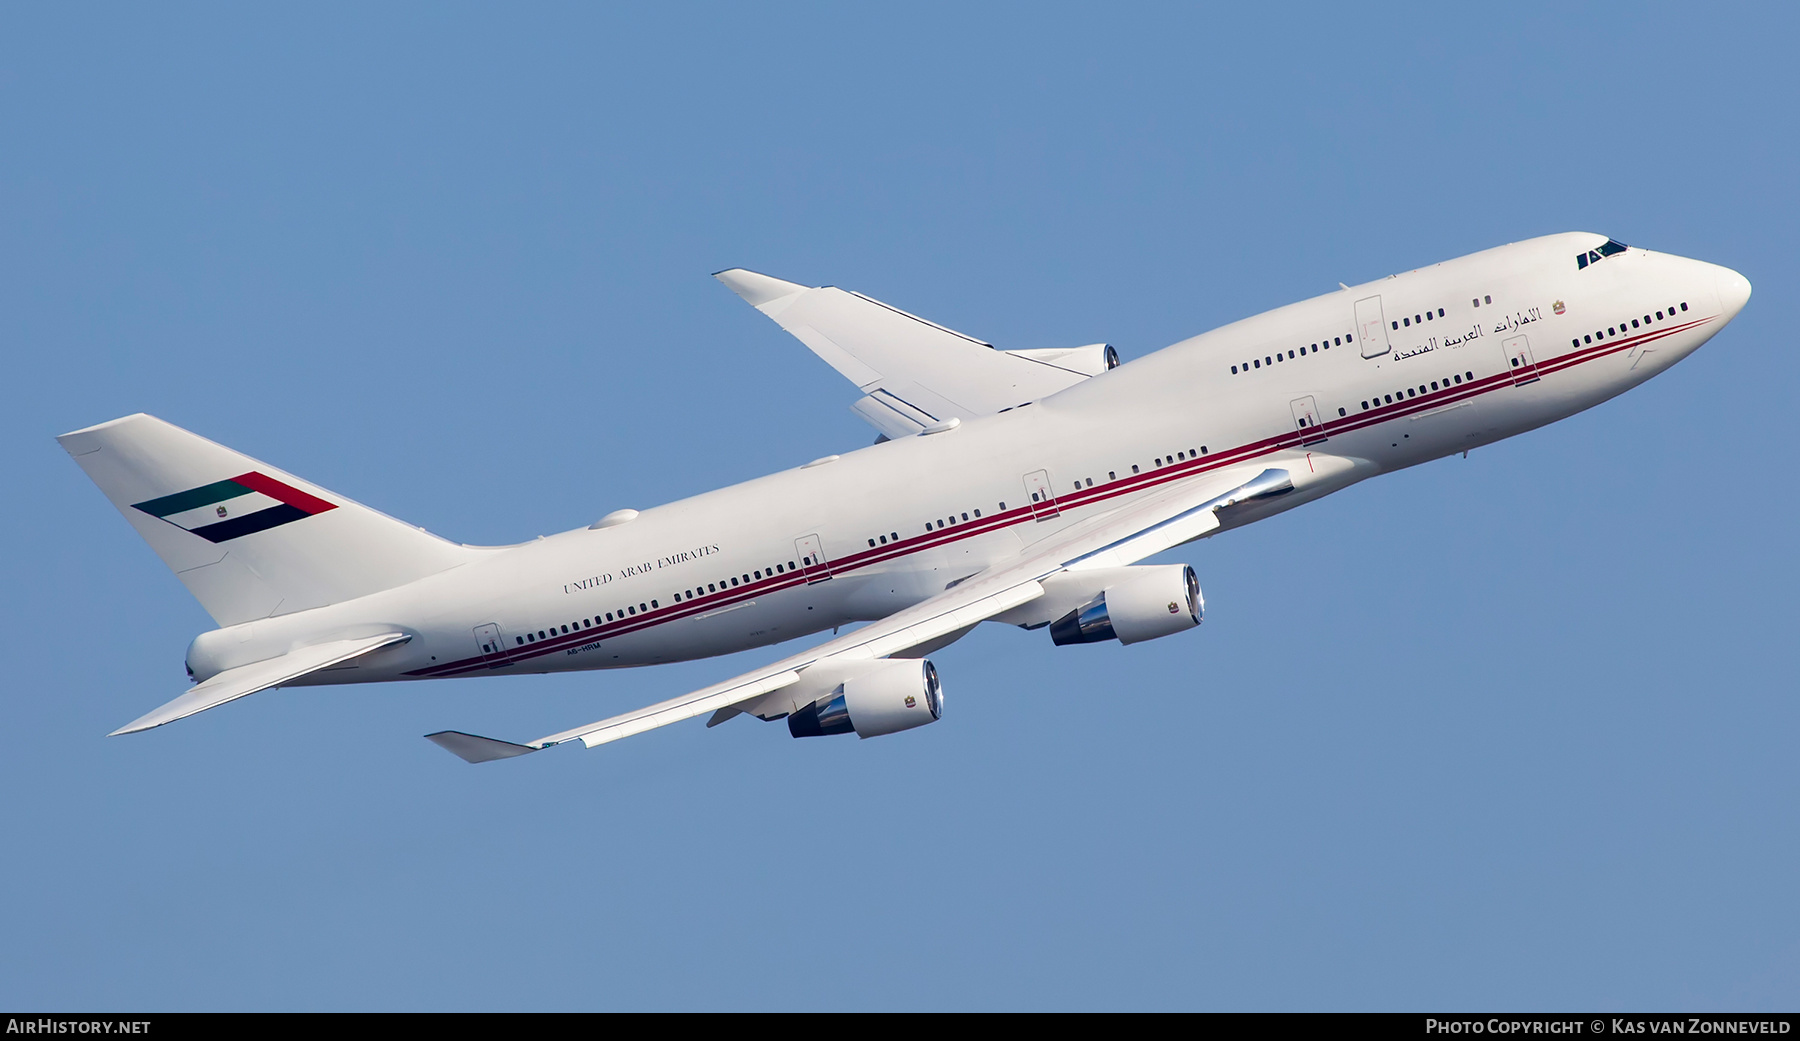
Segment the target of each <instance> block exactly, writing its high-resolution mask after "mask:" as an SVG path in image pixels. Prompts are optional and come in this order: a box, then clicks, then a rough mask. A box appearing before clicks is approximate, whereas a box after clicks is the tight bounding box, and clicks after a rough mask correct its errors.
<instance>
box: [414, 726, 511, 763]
mask: <svg viewBox="0 0 1800 1041" xmlns="http://www.w3.org/2000/svg"><path fill="white" fill-rule="evenodd" d="M425 739H426V740H427V741H430V742H432V743H433V744H435V745H437V746H438V747H439V748H444V749H448V750H449V751H452V752H455V753H456V754H457V755H458V756H460V757H461V758H462V759H463V761H464V762H469V763H486V762H490V761H492V760H495V759H511V758H512V757H513V756H517V755H529V754H530V753H532V752H536V751H538V748H537V747H536V746H534V745H515V744H513V743H512V742H511V741H498V740H495V739H494V738H491V737H480V736H478V735H475V734H465V733H463V732H462V731H460V730H440V731H438V732H437V733H435V734H426V735H425Z"/></svg>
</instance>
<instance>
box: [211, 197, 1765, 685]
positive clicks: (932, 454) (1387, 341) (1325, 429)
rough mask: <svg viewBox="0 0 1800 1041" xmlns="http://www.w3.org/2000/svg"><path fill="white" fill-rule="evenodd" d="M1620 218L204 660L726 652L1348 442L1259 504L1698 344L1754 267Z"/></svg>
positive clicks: (235, 641) (868, 609)
mask: <svg viewBox="0 0 1800 1041" xmlns="http://www.w3.org/2000/svg"><path fill="white" fill-rule="evenodd" d="M1604 241H1605V239H1604V238H1603V237H1602V236H1598V235H1591V234H1583V233H1571V234H1565V235H1555V236H1549V237H1546V238H1540V239H1533V240H1530V241H1527V242H1522V243H1515V244H1513V245H1509V246H1503V247H1500V248H1498V249H1492V250H1487V251H1485V252H1481V253H1476V254H1472V255H1470V256H1466V257H1462V258H1460V259H1457V260H1451V261H1446V262H1444V263H1441V264H1437V265H1434V266H1432V267H1428V268H1422V269H1419V270H1416V271H1410V272H1407V273H1405V274H1400V275H1394V276H1390V277H1388V278H1385V279H1381V280H1379V281H1376V282H1371V283H1368V284H1365V285H1361V286H1357V287H1354V288H1352V289H1348V290H1341V291H1338V292H1334V293H1330V294H1327V295H1325V296H1320V297H1315V298H1313V299H1311V300H1305V301H1302V302H1300V303H1296V304H1291V305H1289V306H1287V307H1282V308H1278V309H1276V310H1273V311H1269V312H1266V313H1264V314H1260V315H1257V316H1255V317H1253V318H1247V319H1244V320H1243V321H1240V322H1236V323H1233V324H1231V325H1228V326H1225V327H1223V328H1220V329H1215V330H1213V331H1212V332H1208V333H1204V334H1202V335H1200V336H1196V337H1193V338H1191V339H1188V340H1184V341H1182V342H1180V343H1177V344H1174V345H1173V346H1170V347H1167V348H1164V349H1163V350H1160V351H1157V352H1156V353H1154V354H1152V355H1149V356H1148V357H1145V358H1142V359H1140V360H1137V361H1134V362H1131V363H1129V364H1127V365H1124V366H1121V367H1119V368H1117V369H1114V370H1112V371H1110V372H1106V373H1104V374H1102V375H1099V376H1096V377H1093V378H1091V379H1088V380H1086V381H1084V382H1082V383H1079V384H1077V385H1076V386H1074V387H1071V388H1070V389H1068V390H1065V391H1062V392H1060V393H1057V394H1054V395H1051V396H1049V397H1047V398H1044V399H1042V400H1040V401H1036V402H1033V403H1031V404H1029V405H1025V406H1020V407H1018V408H1014V409H1010V410H1008V411H1006V412H1003V413H1001V414H999V415H993V416H986V417H982V418H978V419H973V420H969V421H967V422H964V423H962V424H961V425H960V426H957V427H955V428H954V429H950V430H947V431H944V432H941V433H935V434H925V435H920V436H915V437H908V438H903V439H900V440H896V441H889V442H884V443H880V444H877V445H874V446H873V447H869V448H864V449H862V450H860V451H857V452H852V453H849V454H846V455H844V456H842V457H835V458H829V459H828V460H826V461H821V462H819V463H815V464H810V465H808V466H805V467H801V468H798V469H794V470H787V471H783V472H781V473H776V474H771V475H769V476H767V477H762V478H758V479H756V480H753V481H747V482H745V483H743V484H738V485H734V486H731V487H728V488H722V489H719V490H717V491H712V492H708V493H706V494H704V495H697V496H694V497H692V498H689V499H683V500H680V501H678V502H673V503H669V504H667V505H664V506H658V507H655V508H653V509H647V510H644V511H643V512H642V513H641V514H639V515H638V516H636V517H635V518H633V519H630V520H628V521H625V522H624V523H619V524H615V525H612V526H608V527H600V528H594V529H579V530H575V531H569V532H564V533H562V534H559V535H553V536H549V537H546V538H541V539H538V540H536V541H533V542H529V543H525V544H523V545H519V546H510V547H499V548H494V549H492V550H489V551H486V552H485V553H484V554H483V555H482V556H481V558H480V559H478V560H476V561H475V562H473V563H469V564H466V565H463V566H460V567H456V568H453V569H452V570H450V571H447V572H444V573H442V574H438V575H434V576H431V577H429V578H425V579H422V580H420V581H417V582H413V583H411V584H409V585H405V586H401V587H399V588H396V589H391V590H387V591H385V592H381V593H377V594H374V595H371V596H366V597H362V598H359V599H356V600H351V601H347V602H344V603H339V604H334V605H331V606H328V607H321V608H316V609H313V610H308V611H301V612H297V613H294V614H289V615H283V616H278V617H274V618H268V619H261V620H258V621H255V622H247V623H244V624H242V625H237V626H231V627H227V628H225V629H220V630H216V631H214V632H210V633H206V634H204V635H202V636H201V637H200V638H199V639H197V640H195V641H194V644H193V646H192V647H191V648H190V650H189V654H188V661H189V667H190V669H191V670H192V671H193V672H194V674H195V676H196V677H197V678H199V679H205V678H207V677H208V676H210V675H213V674H214V673H216V672H218V671H220V670H222V669H224V668H229V667H232V666H235V665H239V664H242V663H245V662H251V661H258V660H262V659H264V658H268V657H270V656H272V655H274V654H280V653H284V652H286V651H287V650H288V649H289V648H290V647H294V646H299V645H301V644H303V643H307V642H310V641H314V640H317V639H320V638H322V637H325V636H334V635H343V636H356V635H361V634H368V633H375V632H379V631H384V630H391V629H396V628H397V629H400V630H403V631H405V632H408V633H411V634H412V635H413V639H412V640H411V641H409V642H407V643H405V644H403V645H400V646H395V647H391V648H388V649H385V650H382V651H378V652H376V653H374V654H371V655H368V656H366V657H364V658H361V659H358V660H356V661H355V662H353V663H351V664H348V665H346V666H343V667H341V668H336V669H331V670H327V671H325V672H322V673H318V674H316V675H314V676H311V677H308V678H307V679H306V680H303V681H302V682H310V683H345V682H366V681H376V680H392V679H424V678H436V677H446V676H475V675H491V674H496V673H498V674H515V673H527V672H551V671H562V670H574V669H598V668H619V667H627V666H637V665H648V664H654V663H659V662H669V661H679V660H686V659H693V658H703V657H709V656H712V655H718V654H726V653H730V652H733V651H740V650H744V649H747V648H752V647H757V646H762V645H765V644H771V643H776V642H779V641H783V640H789V639H793V638H795V637H798V636H803V635H806V634H808V633H813V632H818V631H820V630H824V629H831V628H833V627H836V626H840V625H843V624H845V623H848V622H853V621H859V620H869V619H875V618H880V617H883V616H886V615H888V614H891V613H893V612H894V611H896V610H898V609H900V608H903V607H906V606H909V605H911V604H914V603H917V602H919V601H921V600H924V599H925V598H927V597H929V596H932V595H934V594H936V593H939V592H941V591H943V590H944V589H945V587H946V586H948V585H950V584H951V583H953V582H956V581H957V580H959V579H962V578H965V577H967V576H969V575H971V574H973V573H975V572H977V571H980V570H982V569H983V568H985V567H987V566H989V565H991V564H994V563H996V562H999V561H1002V560H1004V559H1006V558H1008V557H1011V556H1014V555H1016V554H1017V553H1018V552H1019V550H1020V549H1021V548H1022V547H1023V546H1025V545H1028V544H1030V543H1032V542H1035V541H1036V540H1038V539H1041V538H1043V537H1044V536H1045V535H1047V534H1050V533H1051V532H1053V531H1055V530H1057V529H1058V528H1059V527H1061V526H1063V525H1066V524H1068V523H1070V522H1071V521H1072V520H1079V519H1081V518H1084V517H1088V516H1091V515H1093V514H1094V513H1096V512H1099V511H1103V510H1108V509H1111V508H1113V507H1115V506H1117V505H1119V504H1121V503H1123V502H1126V501H1129V499H1130V497H1133V496H1139V495H1142V494H1144V493H1146V492H1147V491H1149V490H1151V489H1155V488H1158V487H1161V486H1163V485H1165V484H1166V483H1168V482H1169V481H1172V480H1176V479H1179V478H1182V477H1187V476H1191V475H1194V474H1196V473H1202V472H1205V471H1207V470H1210V469H1214V468H1218V467H1223V466H1227V465H1242V464H1244V463H1245V462H1247V461H1253V460H1258V459H1261V458H1264V457H1268V458H1271V459H1276V458H1279V459H1282V460H1286V461H1287V462H1286V463H1285V464H1284V465H1288V466H1290V467H1301V468H1305V467H1307V466H1308V462H1307V460H1308V456H1309V455H1311V456H1314V457H1320V458H1323V457H1335V458H1334V459H1333V461H1334V463H1336V464H1337V465H1336V466H1335V468H1334V469H1333V470H1332V473H1333V474H1334V476H1332V477H1331V478H1330V479H1328V480H1324V481H1320V482H1317V483H1314V484H1312V485H1309V486H1307V487H1306V488H1304V489H1303V491H1302V493H1301V494H1298V495H1290V496H1286V497H1283V498H1280V499H1278V500H1275V501H1274V502H1272V503H1270V504H1269V505H1267V506H1266V507H1261V508H1260V512H1256V513H1250V514H1248V515H1245V516H1242V517H1239V518H1236V519H1234V521H1233V525H1235V524H1242V523H1245V522H1247V521H1249V520H1255V519H1260V518H1261V517H1264V516H1268V515H1270V514H1272V513H1274V512H1278V511H1281V510H1285V509H1290V508H1292V507H1293V506H1295V505H1298V504H1300V503H1301V502H1305V501H1309V500H1311V499H1314V498H1318V497H1319V496H1321V495H1324V494H1328V493H1329V492H1331V491H1335V490H1337V489H1339V488H1342V487H1346V486H1348V485H1349V484H1351V483H1354V482H1356V481H1359V480H1362V479H1364V478H1367V477H1371V476H1374V475H1376V474H1379V473H1384V472H1387V471H1391V470H1397V469H1400V468H1402V467H1407V466H1413V465H1415V464H1418V463H1422V462H1426V461H1428V460H1431V459H1435V458H1439V457H1442V456H1445V455H1449V454H1452V453H1455V452H1461V451H1465V450H1467V449H1469V448H1472V447H1475V446H1478V445H1483V444H1487V443H1490V442H1493V441H1496V440H1499V439H1501V438H1504V437H1510V436H1512V435H1514V434H1517V433H1521V432H1523V431H1526V430H1530V429H1532V428H1534V427H1538V426H1542V425H1543V424H1545V423H1549V422H1553V421H1555V420H1558V419H1561V418H1563V417H1565V416H1568V415H1571V414H1573V413H1576V412H1579V411H1581V410H1582V409H1586V408H1589V407H1591V406H1593V405H1596V404H1599V403H1600V402H1602V401H1605V400H1606V399H1608V398H1610V397H1612V396H1614V395H1616V394H1619V393H1620V392H1622V391H1625V390H1627V389H1629V388H1631V387H1633V386H1635V385H1637V384H1638V383H1641V382H1643V381H1644V380H1646V379H1649V378H1650V377H1651V376H1654V375H1656V374H1657V373H1659V372H1661V371H1662V370H1664V369H1666V368H1668V367H1669V366H1670V365H1672V364H1674V363H1675V362H1677V361H1679V360H1680V359H1682V358H1683V357H1686V356H1687V355H1688V354H1689V353H1691V352H1692V351H1693V350H1694V349H1695V348H1697V347H1699V346H1700V345H1701V344H1702V343H1704V342H1706V341H1707V340H1708V339H1709V338H1711V337H1712V336H1713V335H1714V334H1715V333H1717V332H1718V330H1719V329H1720V328H1722V327H1723V326H1724V324H1725V323H1726V322H1727V321H1729V320H1730V319H1731V317H1732V316H1734V315H1735V314H1736V311H1737V309H1738V308H1739V307H1741V306H1742V305H1743V302H1744V298H1745V297H1746V296H1747V294H1748V284H1747V283H1744V281H1743V279H1742V278H1741V277H1740V276H1738V275H1737V274H1736V273H1735V272H1731V271H1729V270H1728V269H1725V268H1720V267H1717V266H1715V265H1711V264H1706V263H1702V262H1699V261H1694V260H1687V259H1684V258H1680V257H1674V256H1669V255H1666V254H1658V253H1654V252H1649V251H1644V250H1639V249H1635V248H1633V249H1629V250H1627V251H1625V252H1622V253H1617V254H1615V255H1611V256H1606V257H1604V258H1602V259H1599V260H1598V261H1597V262H1593V263H1589V264H1587V265H1586V266H1585V267H1578V266H1577V262H1576V256H1577V255H1578V254H1585V253H1586V252H1587V251H1589V250H1593V249H1597V248H1598V247H1599V246H1600V244H1601V243H1602V242H1604ZM1740 286H1741V291H1740V289H1739V287H1740ZM1440 311H1441V314H1440ZM1428 315H1429V317H1428ZM1365 354H1367V355H1372V356H1368V357H1365ZM1234 366H1235V367H1236V368H1237V371H1236V372H1234V371H1233V368H1234ZM1345 460H1347V461H1348V462H1349V465H1343V461H1345ZM1034 491H1037V492H1040V493H1043V494H1041V497H1040V499H1039V501H1037V502H1033V501H1032V494H1033V492H1034ZM1228 526H1232V525H1228Z"/></svg>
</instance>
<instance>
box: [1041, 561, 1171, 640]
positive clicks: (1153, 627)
mask: <svg viewBox="0 0 1800 1041" xmlns="http://www.w3.org/2000/svg"><path fill="white" fill-rule="evenodd" d="M1131 570H1133V571H1136V572H1139V573H1138V574H1135V575H1132V576H1131V577H1129V578H1126V579H1125V580H1124V581H1122V582H1119V583H1118V584H1116V585H1111V586H1108V587H1107V588H1106V589H1105V590H1104V591H1103V592H1101V594H1100V595H1099V596H1096V597H1095V598H1093V599H1092V600H1089V601H1088V602H1087V603H1086V604H1083V605H1082V606H1080V607H1078V608H1076V609H1075V610H1073V611H1070V612H1069V613H1068V614H1066V615H1063V616H1062V617H1061V618H1058V619H1057V620H1056V621H1054V622H1051V623H1050V639H1051V640H1052V641H1053V642H1054V643H1056V644H1057V645H1058V646H1062V645H1065V644H1071V643H1099V642H1100V641H1101V640H1118V641H1119V642H1120V643H1141V642H1142V641H1144V640H1154V639H1156V638H1157V637H1159V636H1168V635H1169V634H1170V633H1178V632H1181V631H1183V630H1185V629H1192V628H1193V627H1194V626H1196V625H1199V624H1200V619H1201V617H1202V616H1204V615H1205V613H1206V601H1205V600H1204V599H1202V598H1201V596H1200V580H1199V579H1198V578H1196V577H1195V576H1194V569H1193V568H1191V567H1189V566H1188V565H1186V564H1166V565H1161V566H1157V567H1136V568H1132V569H1131Z"/></svg>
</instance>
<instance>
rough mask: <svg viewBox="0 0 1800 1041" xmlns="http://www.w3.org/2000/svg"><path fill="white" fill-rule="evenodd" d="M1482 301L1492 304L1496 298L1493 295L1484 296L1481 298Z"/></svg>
mask: <svg viewBox="0 0 1800 1041" xmlns="http://www.w3.org/2000/svg"><path fill="white" fill-rule="evenodd" d="M1481 302H1482V303H1484V304H1491V303H1493V302H1494V298H1493V297H1491V296H1484V297H1482V298H1481Z"/></svg>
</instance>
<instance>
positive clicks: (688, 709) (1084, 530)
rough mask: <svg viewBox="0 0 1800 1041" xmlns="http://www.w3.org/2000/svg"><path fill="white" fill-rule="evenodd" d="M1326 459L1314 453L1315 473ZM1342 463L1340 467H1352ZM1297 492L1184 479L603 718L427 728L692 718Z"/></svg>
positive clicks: (568, 733) (1261, 471)
mask: <svg viewBox="0 0 1800 1041" xmlns="http://www.w3.org/2000/svg"><path fill="white" fill-rule="evenodd" d="M1324 458H1325V457H1320V456H1319V455H1317V454H1316V453H1315V454H1313V455H1312V460H1313V464H1314V465H1312V466H1310V467H1309V468H1308V471H1306V472H1308V473H1309V475H1310V474H1313V473H1318V474H1320V476H1323V474H1322V473H1321V470H1322V469H1323V468H1322V467H1321V466H1319V465H1318V464H1321V463H1323V462H1324ZM1343 462H1344V464H1345V466H1344V467H1337V466H1333V467H1332V468H1331V469H1332V470H1333V471H1336V470H1340V469H1343V468H1347V467H1348V466H1349V465H1351V464H1350V461H1349V460H1344V461H1343ZM1294 490H1295V482H1294V480H1293V476H1292V475H1291V474H1290V471H1289V470H1286V469H1283V468H1281V467H1279V466H1271V465H1266V464H1264V463H1257V464H1252V465H1246V466H1241V467H1233V468H1227V469H1224V470H1218V471H1214V472H1213V473H1210V474H1203V475H1199V476H1196V477H1193V478H1191V479H1189V480H1186V481H1182V482H1179V483H1178V484H1176V485H1175V486H1173V487H1171V488H1168V489H1166V490H1164V491H1162V492H1159V493H1157V494H1155V495H1151V496H1148V497H1146V498H1144V499H1141V500H1138V501H1136V502H1132V503H1126V504H1125V505H1122V506H1119V507H1116V508H1114V509H1112V510H1109V511H1107V512H1105V513H1101V514H1097V515H1095V516H1093V517H1089V518H1087V519H1085V520H1082V521H1080V522H1078V523H1075V524H1072V525H1070V526H1069V527H1067V528H1064V529H1062V530H1060V531H1057V532H1055V533H1053V534H1051V535H1049V536H1047V537H1046V538H1044V539H1042V540H1041V541H1038V542H1036V543H1033V544H1032V545H1030V546H1028V547H1026V548H1025V549H1024V550H1023V551H1022V552H1021V554H1020V555H1019V556H1018V557H1016V558H1014V559H1013V560H1010V561H1006V562H1004V563H1001V564H997V565H994V566H993V567H990V568H988V569H986V570H985V571H981V572H977V573H976V574H974V575H972V576H970V577H969V578H967V579H965V580H963V581H962V582H959V583H957V584H956V585H954V586H952V587H951V588H949V589H947V590H945V591H944V592H942V593H939V594H938V595H936V596H934V597H931V598H930V599H928V600H924V601H922V602H920V603H918V604H915V605H913V606H912V607H909V608H906V609H904V610H901V611H897V612H895V613H894V614H891V615H889V616H887V617H886V618H883V619H881V620H880V621H878V622H872V623H870V624H869V625H866V626H864V627H862V628H861V629H858V630H856V631H855V632H852V633H846V634H845V635H843V636H840V637H837V638H836V639H833V640H828V641H826V642H825V643H822V644H819V645H818V646H817V647H813V648H811V649H809V650H806V651H803V652H801V653H799V654H796V655H792V656H790V657H787V658H783V659H781V660H780V661H777V662H773V663H771V664H769V665H766V666H764V667H762V668H760V669H756V670H754V671H752V672H747V673H744V674H743V675H741V676H737V677H734V678H732V679H729V680H725V681H724V682H722V683H715V684H713V685H712V686H709V687H703V688H701V689H700V690H697V691H693V692H692V693H689V694H684V695H682V696H680V697H677V698H671V699H669V700H668V701H664V702H660V703H658V704H655V705H650V706H648V707H645V708H641V709H638V710H636V711H633V712H627V713H624V714H622V715H618V716H613V717H612V718H610V719H603V720H601V721H599V722H597V723H590V724H587V725H586V726H580V727H575V728H573V729H571V730H564V731H562V732H560V733H556V734H550V735H548V736H546V737H541V738H538V739H537V740H536V741H531V742H527V743H525V744H516V743H513V742H510V741H500V740H496V739H494V738H487V737H479V736H476V735H473V734H465V733H462V732H461V731H455V730H445V731H439V732H437V733H435V734H428V735H426V736H427V737H429V738H430V739H431V740H432V741H434V742H436V743H437V744H438V745H440V746H442V747H443V748H445V749H448V750H449V751H451V752H454V753H455V754H457V755H458V756H460V757H462V758H463V759H465V760H467V761H468V762H471V763H480V762H488V761H490V760H494V759H506V758H512V757H514V756H520V755H526V754H528V753H531V752H535V751H539V750H541V749H544V748H549V747H551V746H552V745H558V744H563V743H565V742H569V741H576V740H579V741H580V742H581V743H582V744H584V745H586V746H587V747H589V748H594V747H596V746H598V745H603V744H607V743H608V742H611V741H617V740H619V739H620V738H624V737H630V736H632V735H634V734H641V733H643V732H644V731H646V730H654V729H655V728H657V727H661V726H666V725H668V724H670V723H676V722H679V721H681V720H684V719H692V718H694V717H695V716H699V715H704V714H706V713H709V712H719V711H721V710H723V711H724V712H725V713H726V714H727V715H729V714H730V710H731V709H732V708H733V707H734V706H740V705H743V704H744V703H746V702H749V701H750V700H751V699H753V698H759V697H762V696H763V695H766V694H770V693H772V692H775V691H778V690H780V689H782V688H783V687H787V686H789V685H792V684H795V683H798V682H799V681H800V679H801V674H802V673H803V672H805V670H806V669H808V668H810V667H812V666H814V665H817V664H819V663H821V662H824V661H826V660H833V661H845V660H853V659H873V658H886V657H889V656H892V655H896V654H900V653H901V652H903V651H906V650H909V649H911V648H914V647H919V646H922V645H925V644H927V643H929V642H930V641H932V640H936V639H938V638H940V637H943V636H946V635H949V634H951V633H954V632H956V631H957V630H959V629H966V628H968V627H971V626H973V625H975V624H977V623H979V622H981V621H984V620H986V619H989V618H993V617H995V616H996V615H1001V614H1004V613H1006V612H1007V611H1010V610H1012V609H1013V608H1015V607H1018V606H1020V605H1022V604H1026V603H1030V602H1031V601H1032V600H1035V599H1037V598H1038V597H1040V596H1042V595H1044V587H1043V585H1042V581H1043V579H1045V578H1048V577H1049V576H1051V575H1053V574H1056V573H1057V572H1059V571H1082V570H1088V569H1092V568H1103V567H1119V566H1123V565H1127V564H1133V563H1136V562H1137V561H1140V560H1143V559H1144V558H1145V557H1148V556H1151V555H1153V554H1156V553H1160V552H1162V551H1163V550H1165V549H1169V548H1171V547H1173V546H1177V545H1180V544H1181V543H1183V542H1191V541H1193V540H1194V539H1198V538H1203V537H1205V536H1207V535H1209V534H1211V533H1212V532H1214V531H1215V530H1217V529H1218V528H1219V525H1220V514H1221V513H1222V512H1224V511H1229V510H1231V509H1232V508H1234V507H1238V506H1242V505H1246V504H1249V503H1251V502H1256V501H1263V500H1267V499H1272V498H1275V497H1277V496H1281V495H1286V494H1288V493H1290V492H1292V491H1294Z"/></svg>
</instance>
